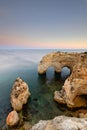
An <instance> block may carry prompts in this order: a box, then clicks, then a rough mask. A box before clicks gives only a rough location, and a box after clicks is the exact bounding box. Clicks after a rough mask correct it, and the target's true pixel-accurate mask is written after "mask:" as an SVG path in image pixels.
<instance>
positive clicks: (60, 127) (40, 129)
mask: <svg viewBox="0 0 87 130" xmlns="http://www.w3.org/2000/svg"><path fill="white" fill-rule="evenodd" d="M31 130H87V118H75V117H65V116H58V117H55V118H54V119H53V120H48V121H45V120H44V121H42V120H41V121H39V122H38V123H37V124H35V125H34V126H33V127H32V129H31Z"/></svg>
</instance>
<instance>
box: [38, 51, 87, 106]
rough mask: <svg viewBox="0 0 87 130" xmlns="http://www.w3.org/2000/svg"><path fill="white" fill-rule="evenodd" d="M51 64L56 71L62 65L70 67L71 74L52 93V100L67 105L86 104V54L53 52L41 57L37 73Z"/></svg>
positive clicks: (44, 71)
mask: <svg viewBox="0 0 87 130" xmlns="http://www.w3.org/2000/svg"><path fill="white" fill-rule="evenodd" d="M50 66H53V67H54V69H55V71H56V72H61V70H62V68H63V67H65V66H66V67H69V68H70V69H71V75H70V76H69V77H68V78H67V79H66V80H65V83H64V85H63V87H62V90H61V91H56V92H55V93H54V100H55V101H57V102H59V103H63V104H67V106H68V107H70V108H74V107H82V106H87V100H86V96H85V95H87V54H86V53H66V52H55V53H51V54H48V55H46V56H44V57H43V58H42V60H41V61H40V64H39V65H38V73H39V74H43V73H46V71H47V69H48V68H49V67H50Z"/></svg>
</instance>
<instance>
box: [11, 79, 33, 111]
mask: <svg viewBox="0 0 87 130" xmlns="http://www.w3.org/2000/svg"><path fill="white" fill-rule="evenodd" d="M30 95H31V94H30V92H29V87H28V85H27V83H25V82H24V81H23V80H22V79H21V78H17V79H16V80H15V83H14V85H13V87H12V92H11V105H12V107H13V109H14V110H16V111H20V110H21V109H22V107H23V105H24V104H26V103H27V100H28V98H29V96H30Z"/></svg>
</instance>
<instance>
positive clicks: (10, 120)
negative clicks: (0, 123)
mask: <svg viewBox="0 0 87 130" xmlns="http://www.w3.org/2000/svg"><path fill="white" fill-rule="evenodd" d="M18 122H19V116H18V113H17V112H16V111H11V112H10V113H9V114H8V116H7V119H6V124H7V125H8V126H10V127H12V126H15V125H17V124H18Z"/></svg>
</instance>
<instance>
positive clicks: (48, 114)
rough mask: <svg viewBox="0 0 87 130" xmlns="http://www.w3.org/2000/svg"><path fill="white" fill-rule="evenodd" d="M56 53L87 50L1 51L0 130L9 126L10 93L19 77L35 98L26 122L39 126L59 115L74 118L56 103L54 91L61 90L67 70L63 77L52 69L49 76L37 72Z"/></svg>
mask: <svg viewBox="0 0 87 130" xmlns="http://www.w3.org/2000/svg"><path fill="white" fill-rule="evenodd" d="M56 51H66V52H67V51H68V52H84V51H86V50H76V49H75V50H62V49H61V50H59V49H26V50H22V49H21V50H16V49H15V50H9V49H7V50H0V127H3V126H4V125H5V122H6V117H7V115H8V113H9V112H10V111H11V110H12V108H11V104H10V93H11V89H12V86H13V83H14V81H15V79H16V78H17V77H21V78H22V79H23V80H24V81H25V82H26V83H27V84H28V86H29V90H30V92H31V97H30V98H29V100H28V103H27V104H26V105H24V107H23V110H22V113H23V116H24V120H25V121H29V122H30V123H31V124H35V123H37V122H38V121H39V120H43V119H44V120H47V119H52V118H54V117H55V116H58V115H70V113H71V112H70V110H68V109H67V108H65V107H62V106H61V105H60V104H58V103H56V102H55V101H54V100H53V94H54V91H55V90H60V89H61V87H62V86H63V84H64V77H66V76H67V75H68V73H69V71H70V70H68V68H65V69H64V70H63V72H62V73H61V77H60V76H59V75H55V73H54V69H53V68H52V67H51V68H49V69H48V71H47V73H46V75H42V76H40V75H38V72H37V66H38V63H39V61H40V60H41V58H42V57H43V56H44V55H46V54H48V53H51V52H56Z"/></svg>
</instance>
